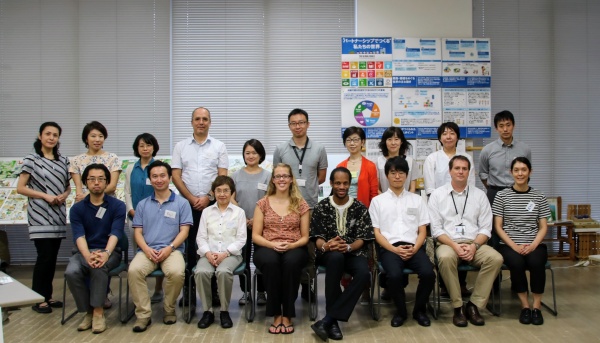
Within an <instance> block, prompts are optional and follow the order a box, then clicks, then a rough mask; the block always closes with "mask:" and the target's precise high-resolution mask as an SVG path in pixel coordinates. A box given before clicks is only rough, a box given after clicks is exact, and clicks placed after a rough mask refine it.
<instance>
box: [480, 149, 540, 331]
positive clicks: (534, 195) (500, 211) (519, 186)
mask: <svg viewBox="0 0 600 343" xmlns="http://www.w3.org/2000/svg"><path fill="white" fill-rule="evenodd" d="M510 169H511V174H512V176H513V178H514V180H515V183H514V185H513V186H512V187H511V188H506V189H504V190H502V191H500V192H498V194H496V198H495V200H494V205H493V207H492V211H493V213H494V229H495V230H496V233H497V234H498V236H499V237H500V239H501V240H502V241H501V242H500V245H499V247H498V252H500V254H502V257H503V258H504V264H506V265H507V266H508V268H509V269H510V278H511V280H512V288H513V290H514V291H516V292H517V294H518V296H519V300H520V301H521V315H520V316H519V322H521V323H522V324H534V325H541V324H543V323H544V318H543V317H542V313H541V311H540V307H541V305H542V293H544V288H545V285H546V270H545V266H546V261H547V260H548V252H547V249H546V245H545V244H543V243H542V240H543V239H544V236H545V235H546V231H547V229H548V226H547V218H548V216H549V215H550V208H549V207H548V200H547V199H546V196H544V194H543V193H541V192H540V191H538V190H536V189H533V188H531V187H529V177H530V175H531V162H529V160H528V159H527V158H526V157H517V158H515V159H514V160H513V161H512V163H511V167H510ZM526 270H529V273H530V282H529V286H530V287H531V293H532V295H533V306H532V307H533V309H530V307H529V300H528V297H527V291H528V286H527V276H526V275H525V271H526Z"/></svg>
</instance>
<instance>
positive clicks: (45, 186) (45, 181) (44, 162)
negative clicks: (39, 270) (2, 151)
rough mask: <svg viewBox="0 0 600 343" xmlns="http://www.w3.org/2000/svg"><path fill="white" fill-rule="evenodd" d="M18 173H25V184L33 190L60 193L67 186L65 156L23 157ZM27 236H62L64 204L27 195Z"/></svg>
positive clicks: (65, 213)
mask: <svg viewBox="0 0 600 343" xmlns="http://www.w3.org/2000/svg"><path fill="white" fill-rule="evenodd" d="M21 173H27V174H29V182H27V186H28V187H29V188H31V189H33V190H35V191H38V192H43V193H46V194H51V195H60V194H62V193H64V192H65V191H66V189H67V187H69V179H70V178H71V176H70V174H69V159H68V158H66V157H64V156H59V157H58V159H57V160H49V159H47V158H45V157H42V156H40V155H38V154H30V155H27V156H26V157H25V158H24V159H23V167H22V168H21ZM27 221H28V224H29V238H30V239H39V238H65V237H66V232H67V212H66V205H65V203H62V204H61V205H50V204H49V203H47V202H46V201H45V200H44V199H35V198H29V202H28V206H27Z"/></svg>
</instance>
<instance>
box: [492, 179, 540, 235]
mask: <svg viewBox="0 0 600 343" xmlns="http://www.w3.org/2000/svg"><path fill="white" fill-rule="evenodd" d="M492 213H493V214H494V216H498V217H502V229H503V230H504V231H505V232H506V234H507V235H508V237H510V239H512V241H513V242H515V243H516V244H530V243H531V242H533V240H534V239H535V236H536V235H537V233H538V230H539V225H538V223H539V220H540V219H544V218H548V216H550V207H549V206H548V200H547V199H546V196H545V195H544V194H543V193H542V192H540V191H538V190H537V189H533V188H531V187H529V190H527V191H526V192H519V191H516V190H515V189H514V188H512V187H511V188H506V189H504V190H502V191H500V192H498V193H496V199H495V200H494V205H493V206H492ZM500 243H501V244H504V242H500Z"/></svg>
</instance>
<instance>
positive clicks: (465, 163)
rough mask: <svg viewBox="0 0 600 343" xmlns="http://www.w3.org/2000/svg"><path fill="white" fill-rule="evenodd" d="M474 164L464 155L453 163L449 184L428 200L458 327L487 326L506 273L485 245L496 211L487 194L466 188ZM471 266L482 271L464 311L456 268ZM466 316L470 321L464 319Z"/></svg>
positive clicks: (495, 256)
mask: <svg viewBox="0 0 600 343" xmlns="http://www.w3.org/2000/svg"><path fill="white" fill-rule="evenodd" d="M470 169H471V163H470V162H469V160H468V159H467V158H466V157H465V156H462V155H456V156H454V157H452V159H451V160H450V177H451V179H452V181H450V183H448V184H446V185H444V186H442V187H440V188H438V189H436V190H435V191H433V193H431V197H430V198H429V215H430V217H431V234H432V236H433V237H435V238H436V239H437V240H438V243H439V244H438V247H437V249H436V255H437V258H438V265H439V270H440V274H441V276H442V278H443V279H444V282H445V283H446V287H447V288H448V293H450V300H451V301H452V306H453V307H454V317H453V319H452V321H453V323H454V325H456V326H458V327H465V326H467V324H468V322H467V319H468V320H469V321H470V322H471V324H473V325H484V324H485V321H484V320H483V317H481V315H480V314H479V310H478V309H480V308H484V307H485V305H486V304H487V301H488V298H489V295H490V291H491V290H492V285H493V283H494V279H495V278H496V276H497V275H498V272H499V271H500V268H501V267H502V256H501V255H500V254H499V253H498V252H497V251H496V250H494V248H492V247H490V246H489V245H486V242H487V240H488V239H489V238H490V236H491V230H492V210H491V207H490V203H489V201H488V200H487V197H486V195H485V193H484V192H483V191H482V190H480V189H479V188H476V187H469V186H468V185H467V178H468V176H469V170H470ZM459 263H467V264H470V265H473V266H475V267H478V268H480V270H479V274H478V275H477V280H476V281H475V287H474V289H473V294H472V295H471V298H470V300H469V302H468V303H467V305H466V307H465V309H463V301H462V296H461V292H460V285H459V282H458V271H457V267H458V264H459ZM465 315H466V317H465Z"/></svg>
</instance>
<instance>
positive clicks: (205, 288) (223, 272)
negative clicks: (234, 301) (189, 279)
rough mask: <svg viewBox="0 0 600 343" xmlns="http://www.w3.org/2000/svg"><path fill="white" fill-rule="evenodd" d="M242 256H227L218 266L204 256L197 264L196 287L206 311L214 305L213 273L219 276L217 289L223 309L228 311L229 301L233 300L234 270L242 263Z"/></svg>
mask: <svg viewBox="0 0 600 343" xmlns="http://www.w3.org/2000/svg"><path fill="white" fill-rule="evenodd" d="M242 261H243V258H242V256H234V255H232V256H229V257H226V258H225V259H224V260H223V262H221V264H219V265H218V266H217V267H216V268H215V267H214V266H213V265H212V264H210V263H209V262H208V258H206V256H202V257H201V258H200V260H199V261H198V264H197V265H196V273H195V275H194V279H195V280H196V287H197V288H198V294H200V301H202V307H203V309H204V311H210V310H211V308H212V306H209V305H208V304H211V305H212V288H211V279H212V277H213V275H216V276H217V289H218V290H219V300H220V301H221V311H228V308H229V301H230V300H231V290H232V288H233V272H234V271H235V269H236V268H237V266H239V265H240V263H242Z"/></svg>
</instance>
